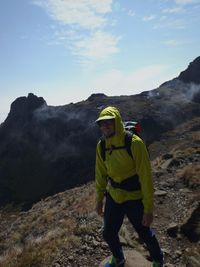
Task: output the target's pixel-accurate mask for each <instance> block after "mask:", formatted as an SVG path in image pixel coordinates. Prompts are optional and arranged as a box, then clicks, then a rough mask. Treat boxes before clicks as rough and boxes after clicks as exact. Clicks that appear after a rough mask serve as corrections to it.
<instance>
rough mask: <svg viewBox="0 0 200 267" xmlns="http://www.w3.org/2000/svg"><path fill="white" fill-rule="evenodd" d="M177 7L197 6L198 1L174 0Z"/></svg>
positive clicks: (199, 1) (199, 0)
mask: <svg viewBox="0 0 200 267" xmlns="http://www.w3.org/2000/svg"><path fill="white" fill-rule="evenodd" d="M175 2H176V4H178V5H187V4H199V3H200V0H175Z"/></svg>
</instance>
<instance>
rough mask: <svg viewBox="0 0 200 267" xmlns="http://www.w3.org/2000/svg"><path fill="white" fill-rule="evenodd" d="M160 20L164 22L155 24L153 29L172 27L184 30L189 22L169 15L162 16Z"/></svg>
mask: <svg viewBox="0 0 200 267" xmlns="http://www.w3.org/2000/svg"><path fill="white" fill-rule="evenodd" d="M160 21H162V23H158V24H155V25H154V27H153V29H163V28H171V29H173V30H174V29H177V30H182V29H185V28H186V25H187V22H186V21H185V20H184V19H173V18H167V17H165V16H164V17H161V19H160Z"/></svg>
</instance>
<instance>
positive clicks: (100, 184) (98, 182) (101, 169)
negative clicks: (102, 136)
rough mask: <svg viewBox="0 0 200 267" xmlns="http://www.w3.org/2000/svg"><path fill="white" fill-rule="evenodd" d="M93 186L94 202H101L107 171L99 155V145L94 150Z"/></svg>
mask: <svg viewBox="0 0 200 267" xmlns="http://www.w3.org/2000/svg"><path fill="white" fill-rule="evenodd" d="M95 186H96V200H97V201H98V202H99V201H102V200H103V198H104V193H105V191H106V186H107V171H106V166H105V163H104V161H103V159H102V157H101V153H100V143H98V144H97V148H96V165H95Z"/></svg>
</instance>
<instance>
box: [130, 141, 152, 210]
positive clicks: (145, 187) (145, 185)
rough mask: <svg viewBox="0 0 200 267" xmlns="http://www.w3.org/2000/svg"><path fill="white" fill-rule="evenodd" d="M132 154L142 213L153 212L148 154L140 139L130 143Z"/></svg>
mask: <svg viewBox="0 0 200 267" xmlns="http://www.w3.org/2000/svg"><path fill="white" fill-rule="evenodd" d="M132 152H133V157H134V160H135V164H136V173H137V174H138V176H139V179H140V184H141V190H142V196H143V204H144V213H151V212H153V191H154V190H153V180H152V171H151V164H150V159H149V154H148V152H147V149H146V146H145V144H144V142H143V141H142V140H141V139H140V138H135V139H134V140H133V143H132Z"/></svg>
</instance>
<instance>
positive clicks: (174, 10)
mask: <svg viewBox="0 0 200 267" xmlns="http://www.w3.org/2000/svg"><path fill="white" fill-rule="evenodd" d="M183 11H184V9H183V8H182V7H174V8H165V9H163V10H162V13H168V14H176V13H181V12H183Z"/></svg>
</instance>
